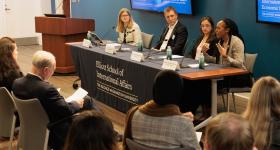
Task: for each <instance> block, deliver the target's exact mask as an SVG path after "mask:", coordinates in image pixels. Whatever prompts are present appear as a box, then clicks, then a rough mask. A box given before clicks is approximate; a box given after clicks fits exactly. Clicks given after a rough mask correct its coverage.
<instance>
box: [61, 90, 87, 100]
mask: <svg viewBox="0 0 280 150" xmlns="http://www.w3.org/2000/svg"><path fill="white" fill-rule="evenodd" d="M87 94H88V92H87V91H86V90H84V89H82V88H78V90H76V91H75V93H73V94H72V95H71V96H69V97H67V98H66V102H68V103H69V102H72V101H75V100H80V99H83V98H84V97H85V96H86V95H87Z"/></svg>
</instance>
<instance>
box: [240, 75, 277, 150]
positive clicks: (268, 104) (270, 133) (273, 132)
mask: <svg viewBox="0 0 280 150" xmlns="http://www.w3.org/2000/svg"><path fill="white" fill-rule="evenodd" d="M243 116H244V118H245V119H247V120H248V121H249V122H250V123H251V125H252V126H253V131H254V136H255V145H256V147H257V148H258V149H259V150H268V149H280V136H279V135H280V83H279V82H278V81H277V80H276V79H275V78H273V77H270V76H266V77H262V78H260V79H259V80H258V81H257V82H256V83H255V84H254V86H253V88H252V91H251V96H250V99H249V102H248V105H247V108H246V110H245V112H244V114H243Z"/></svg>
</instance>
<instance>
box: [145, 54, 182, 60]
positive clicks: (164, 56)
mask: <svg viewBox="0 0 280 150" xmlns="http://www.w3.org/2000/svg"><path fill="white" fill-rule="evenodd" d="M182 57H183V56H180V55H172V59H176V58H182ZM150 58H151V59H166V55H157V56H152V57H150Z"/></svg>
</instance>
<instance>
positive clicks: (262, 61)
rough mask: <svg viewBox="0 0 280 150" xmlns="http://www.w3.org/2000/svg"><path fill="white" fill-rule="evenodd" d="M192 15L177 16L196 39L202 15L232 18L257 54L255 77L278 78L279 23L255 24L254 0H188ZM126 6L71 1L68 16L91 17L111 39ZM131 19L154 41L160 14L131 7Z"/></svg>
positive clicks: (118, 1)
mask: <svg viewBox="0 0 280 150" xmlns="http://www.w3.org/2000/svg"><path fill="white" fill-rule="evenodd" d="M192 2H193V12H194V15H193V16H186V15H183V16H182V15H181V16H180V19H181V21H182V22H183V24H185V25H186V26H187V28H188V31H189V38H190V39H191V40H193V39H195V38H197V36H198V35H199V34H200V32H199V20H200V18H201V17H203V16H206V15H208V16H212V17H213V19H214V21H215V22H217V21H219V20H220V19H222V18H224V17H229V18H232V19H233V20H235V21H236V22H237V24H238V26H239V30H240V32H241V33H242V35H243V37H244V39H245V45H246V52H251V53H258V54H259V56H258V58H257V62H256V66H255V76H256V77H260V76H263V75H272V76H274V77H277V78H278V79H280V67H279V65H280V60H279V56H280V38H279V36H280V25H273V24H260V23H256V1H255V0H192ZM123 7H126V8H130V1H129V0H80V2H79V3H72V16H73V17H77V18H92V19H95V22H96V28H95V30H96V33H97V34H99V35H100V36H101V37H102V38H105V39H111V40H115V39H116V36H117V34H116V33H115V31H114V30H113V29H112V27H113V26H116V22H117V15H118V11H119V10H120V8H123ZM132 15H133V17H134V20H135V21H136V22H137V23H138V24H139V26H140V27H141V30H142V31H144V32H147V33H151V34H154V35H155V39H154V42H155V41H157V40H158V39H159V35H160V33H161V32H162V29H163V27H164V25H165V20H164V17H163V15H162V14H160V13H156V12H147V11H141V10H132Z"/></svg>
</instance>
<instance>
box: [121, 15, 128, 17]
mask: <svg viewBox="0 0 280 150" xmlns="http://www.w3.org/2000/svg"><path fill="white" fill-rule="evenodd" d="M128 16H129V15H121V17H128Z"/></svg>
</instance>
